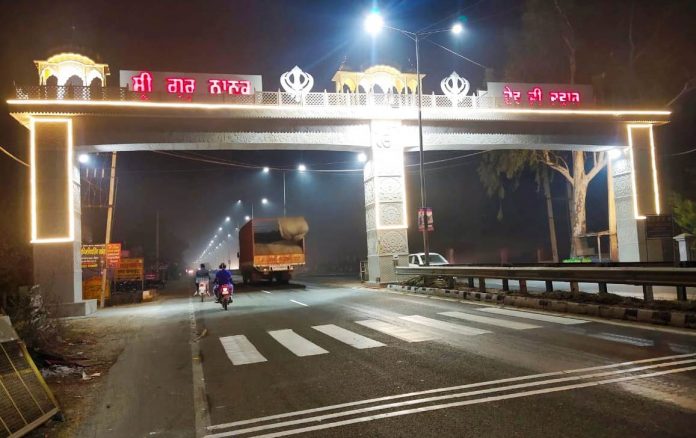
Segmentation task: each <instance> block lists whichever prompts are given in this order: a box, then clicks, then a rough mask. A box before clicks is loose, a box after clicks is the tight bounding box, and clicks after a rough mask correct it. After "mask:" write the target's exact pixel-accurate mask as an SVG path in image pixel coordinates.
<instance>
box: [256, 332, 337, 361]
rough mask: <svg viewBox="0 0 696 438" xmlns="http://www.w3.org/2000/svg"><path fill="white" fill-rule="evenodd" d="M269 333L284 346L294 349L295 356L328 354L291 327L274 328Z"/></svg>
mask: <svg viewBox="0 0 696 438" xmlns="http://www.w3.org/2000/svg"><path fill="white" fill-rule="evenodd" d="M268 334H269V335H271V336H272V337H273V339H275V340H276V341H278V342H279V343H280V344H281V345H282V346H283V347H285V348H287V349H288V350H290V351H292V352H293V353H294V354H295V356H300V357H303V356H315V355H317V354H326V353H328V351H326V350H324V349H323V348H321V347H320V346H318V345H317V344H315V343H313V342H310V341H308V340H307V339H305V338H303V337H302V336H300V335H298V334H297V333H295V332H294V331H292V330H290V329H285V330H273V331H270V332H268Z"/></svg>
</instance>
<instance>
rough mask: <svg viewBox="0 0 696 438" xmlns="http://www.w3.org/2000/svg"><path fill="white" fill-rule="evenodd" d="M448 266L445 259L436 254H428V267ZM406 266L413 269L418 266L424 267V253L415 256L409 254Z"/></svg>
mask: <svg viewBox="0 0 696 438" xmlns="http://www.w3.org/2000/svg"><path fill="white" fill-rule="evenodd" d="M444 265H449V262H448V261H447V259H446V258H444V257H442V256H441V255H440V254H438V253H436V252H431V253H430V266H444ZM408 266H409V268H415V267H418V266H425V253H423V252H419V253H416V254H409V256H408Z"/></svg>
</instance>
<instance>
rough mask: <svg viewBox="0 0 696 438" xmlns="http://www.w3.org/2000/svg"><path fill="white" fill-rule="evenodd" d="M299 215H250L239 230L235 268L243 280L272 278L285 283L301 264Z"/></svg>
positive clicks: (303, 228)
mask: <svg viewBox="0 0 696 438" xmlns="http://www.w3.org/2000/svg"><path fill="white" fill-rule="evenodd" d="M308 230H309V226H308V225H307V221H306V220H305V219H304V218H303V217H299V216H298V217H279V218H266V219H252V220H250V221H249V222H247V223H246V224H245V225H244V226H243V227H242V228H241V229H240V230H239V254H237V256H238V257H239V270H240V272H241V274H242V279H243V280H244V283H245V284H246V283H250V282H252V283H255V282H257V281H260V280H268V281H272V280H275V281H277V282H278V283H288V282H289V281H290V278H291V276H292V272H293V271H294V270H295V269H296V268H297V267H298V266H303V265H304V264H305V236H306V234H307V231H308Z"/></svg>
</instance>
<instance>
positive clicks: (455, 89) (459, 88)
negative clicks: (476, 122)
mask: <svg viewBox="0 0 696 438" xmlns="http://www.w3.org/2000/svg"><path fill="white" fill-rule="evenodd" d="M440 88H442V92H443V93H445V95H446V96H447V97H449V99H450V100H451V101H452V104H453V105H457V104H458V103H459V102H461V101H463V100H464V98H465V97H466V93H468V92H469V81H467V80H466V79H464V78H463V77H461V76H459V75H458V74H457V72H456V71H453V72H452V74H451V75H449V76H447V77H446V78H445V79H443V80H442V82H440Z"/></svg>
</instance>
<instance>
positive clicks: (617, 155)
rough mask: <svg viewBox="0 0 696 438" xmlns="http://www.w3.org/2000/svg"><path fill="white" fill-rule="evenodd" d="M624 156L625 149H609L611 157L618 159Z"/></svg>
mask: <svg viewBox="0 0 696 438" xmlns="http://www.w3.org/2000/svg"><path fill="white" fill-rule="evenodd" d="M622 156H623V150H621V148H614V149H609V159H611V160H618V159H619V158H621V157H622Z"/></svg>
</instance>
